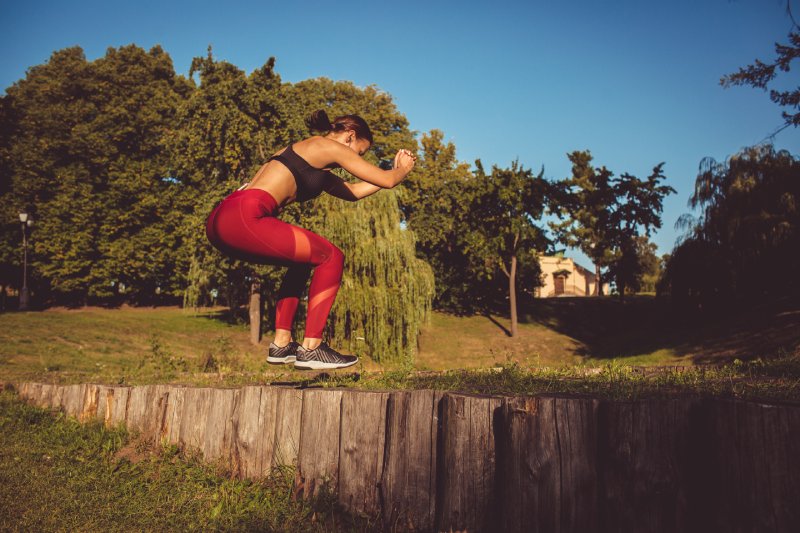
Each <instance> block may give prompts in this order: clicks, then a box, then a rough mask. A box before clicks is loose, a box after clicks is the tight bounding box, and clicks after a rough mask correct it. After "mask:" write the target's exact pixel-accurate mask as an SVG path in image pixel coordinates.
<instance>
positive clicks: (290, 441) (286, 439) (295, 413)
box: [262, 387, 303, 467]
mask: <svg viewBox="0 0 800 533" xmlns="http://www.w3.org/2000/svg"><path fill="white" fill-rule="evenodd" d="M270 390H271V391H273V392H272V393H271V395H270V396H268V398H269V401H272V399H271V398H272V395H274V399H275V441H274V444H273V451H272V462H271V467H274V466H283V465H295V464H297V455H298V453H299V450H300V425H301V418H302V413H303V391H301V390H298V389H290V388H283V387H280V388H272V387H270ZM262 402H263V398H262ZM267 405H269V404H267ZM266 413H269V409H267V411H266ZM264 453H265V454H266V453H268V450H265V452H264Z"/></svg>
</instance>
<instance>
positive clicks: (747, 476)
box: [704, 400, 800, 532]
mask: <svg viewBox="0 0 800 533" xmlns="http://www.w3.org/2000/svg"><path fill="white" fill-rule="evenodd" d="M707 408H708V412H707V423H708V426H707V427H708V433H707V434H708V436H709V438H710V439H711V445H710V446H709V449H710V450H713V452H714V453H711V454H709V457H708V463H707V467H708V469H707V472H706V476H705V478H706V479H707V480H709V483H708V484H707V485H706V487H705V491H706V492H707V496H706V498H707V499H706V501H708V499H710V500H711V501H708V505H709V508H710V509H709V510H710V513H709V521H708V522H707V523H705V524H704V526H706V527H707V528H709V530H710V529H713V530H719V531H786V532H796V531H798V530H800V407H797V406H789V405H767V404H760V403H753V402H744V401H738V400H719V401H715V402H708V403H707Z"/></svg>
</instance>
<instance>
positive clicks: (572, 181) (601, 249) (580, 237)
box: [550, 150, 615, 294]
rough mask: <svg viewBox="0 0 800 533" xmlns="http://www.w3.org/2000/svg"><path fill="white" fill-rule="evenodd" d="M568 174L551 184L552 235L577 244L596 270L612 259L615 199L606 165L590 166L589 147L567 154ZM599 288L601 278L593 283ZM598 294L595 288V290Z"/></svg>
mask: <svg viewBox="0 0 800 533" xmlns="http://www.w3.org/2000/svg"><path fill="white" fill-rule="evenodd" d="M567 157H569V160H570V161H571V162H572V176H571V177H569V178H565V179H563V180H561V181H558V182H556V183H554V184H552V187H551V192H550V194H551V205H550V211H551V212H552V213H553V214H555V215H556V216H558V217H559V219H560V222H557V223H551V224H550V228H551V229H552V230H553V231H554V233H555V235H556V239H557V240H558V241H560V242H562V243H564V244H565V245H567V246H569V247H571V248H578V249H580V250H581V251H582V252H583V253H585V254H586V255H587V256H588V257H589V258H590V259H591V260H592V262H593V263H594V264H595V266H596V268H597V273H598V274H600V273H601V268H603V267H607V266H608V265H609V264H610V263H611V261H612V257H613V255H612V253H613V252H612V249H613V244H612V235H611V234H610V233H611V208H612V205H613V203H614V200H615V195H614V191H613V186H612V182H611V178H612V176H613V173H612V172H611V171H610V170H608V169H607V168H606V167H601V168H598V169H596V168H594V167H593V166H592V165H591V163H592V155H591V153H589V151H588V150H587V151H582V152H581V151H575V152H572V153H570V154H567ZM595 287H596V290H598V291H600V290H602V282H601V279H598V280H597V283H596V284H595ZM598 294H599V292H598Z"/></svg>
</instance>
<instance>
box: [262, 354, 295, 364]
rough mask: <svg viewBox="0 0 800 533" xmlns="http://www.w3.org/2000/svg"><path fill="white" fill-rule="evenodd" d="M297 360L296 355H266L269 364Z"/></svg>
mask: <svg viewBox="0 0 800 533" xmlns="http://www.w3.org/2000/svg"><path fill="white" fill-rule="evenodd" d="M296 360H297V357H296V356H294V355H288V356H286V357H267V363H269V364H271V365H284V364H286V363H294V362H295V361H296Z"/></svg>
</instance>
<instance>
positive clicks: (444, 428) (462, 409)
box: [436, 393, 503, 531]
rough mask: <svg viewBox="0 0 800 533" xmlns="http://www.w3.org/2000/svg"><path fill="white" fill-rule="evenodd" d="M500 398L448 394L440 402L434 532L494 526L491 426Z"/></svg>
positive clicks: (493, 434) (496, 501) (495, 498)
mask: <svg viewBox="0 0 800 533" xmlns="http://www.w3.org/2000/svg"><path fill="white" fill-rule="evenodd" d="M502 404H503V399H502V398H499V397H488V396H473V395H467V394H455V393H447V394H445V395H444V397H443V398H442V409H441V413H442V423H441V432H440V438H441V442H440V446H439V451H440V457H439V460H438V466H439V468H438V472H437V498H436V529H437V530H439V531H450V530H456V531H489V530H491V529H493V528H494V527H496V526H497V520H498V519H499V518H500V516H499V508H498V504H499V493H498V488H499V487H498V486H497V477H496V468H495V467H496V453H497V446H496V436H497V435H496V427H497V423H498V419H499V418H500V416H501V413H500V411H501V407H502Z"/></svg>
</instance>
